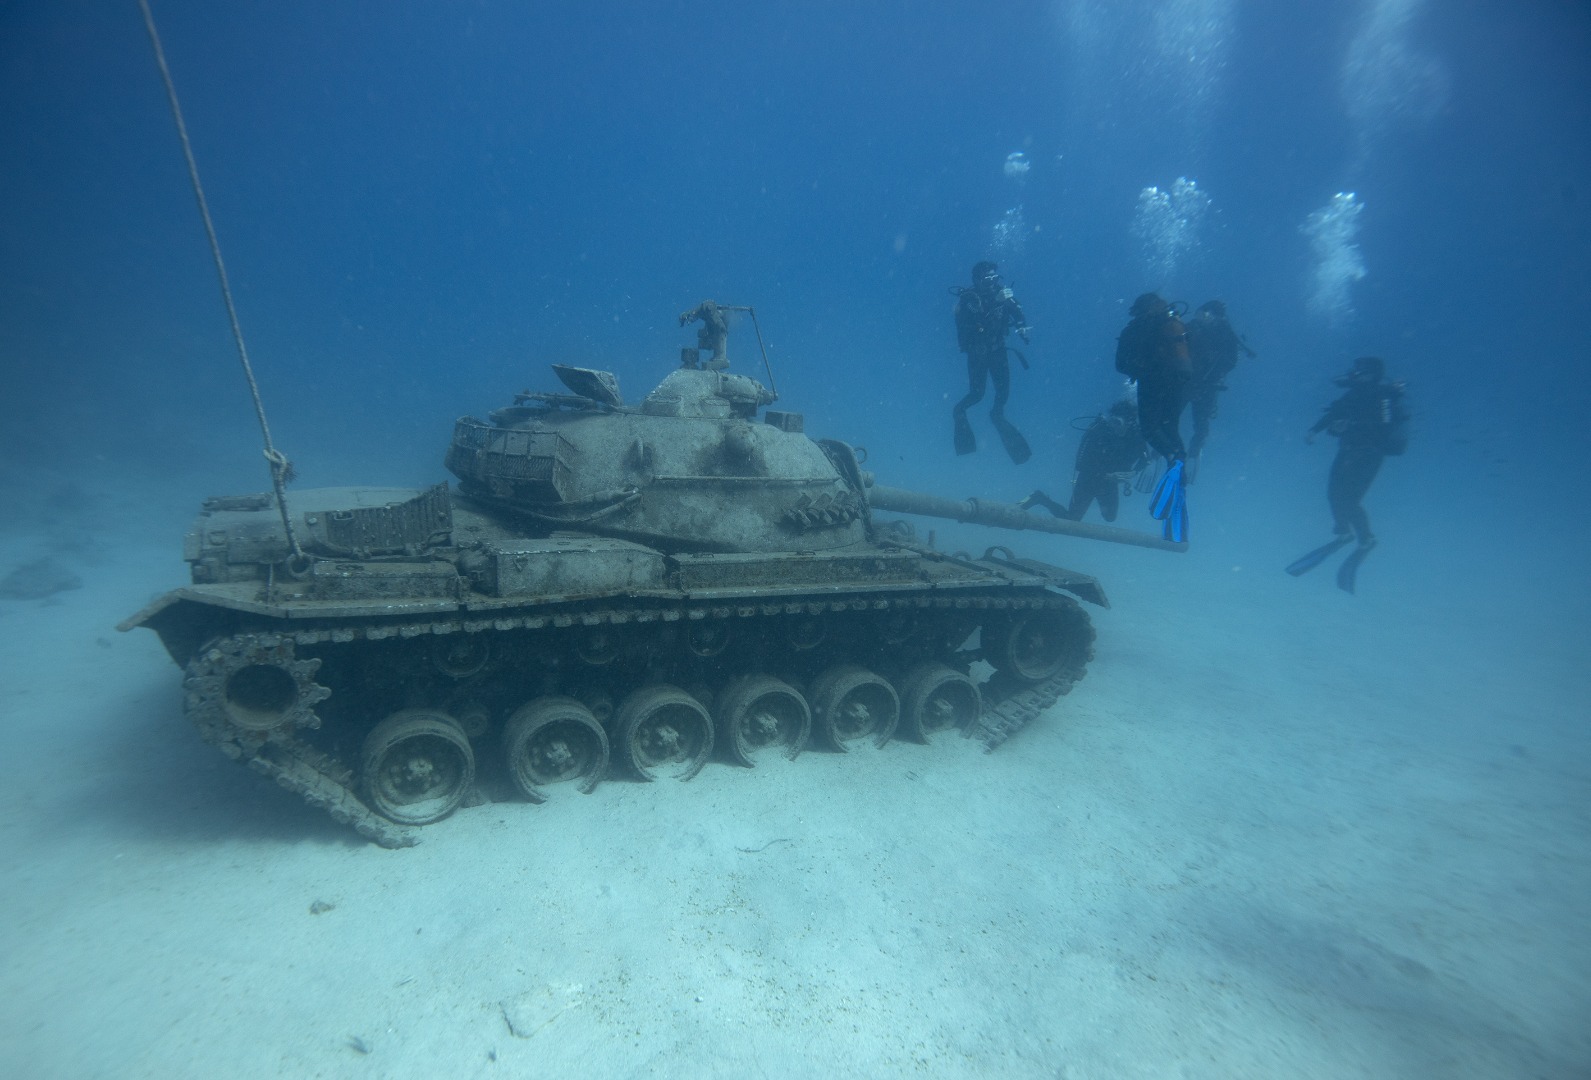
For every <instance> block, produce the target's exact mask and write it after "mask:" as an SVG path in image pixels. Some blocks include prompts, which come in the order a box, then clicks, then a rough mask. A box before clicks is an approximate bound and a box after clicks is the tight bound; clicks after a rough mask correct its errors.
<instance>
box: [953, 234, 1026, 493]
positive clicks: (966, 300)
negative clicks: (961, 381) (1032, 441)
mask: <svg viewBox="0 0 1591 1080" xmlns="http://www.w3.org/2000/svg"><path fill="white" fill-rule="evenodd" d="M998 271H999V267H998V266H996V265H995V264H994V263H992V262H980V263H977V264H975V265H974V266H973V268H972V287H971V288H970V289H964V288H960V287H954V288H952V289H951V292H953V293H955V294H956V344H957V345H958V346H959V347H960V349H961V351H962V352H964V353H966V354H967V396H966V397H964V398H962V399H961V400H960V401H958V402H956V407H955V409H954V410H953V413H952V415H953V416H954V417H955V422H956V427H955V441H956V453H958V454H970V453H972V452H973V451H974V450H976V449H977V448H978V441H977V439H976V438H975V437H974V436H973V434H972V425H971V424H970V423H968V422H967V410H968V409H969V408H971V407H972V406H973V405H976V404H977V403H978V402H980V401H982V400H983V387H984V383H985V381H992V382H993V383H994V405H993V407H991V408H990V409H989V419H990V420H991V421H992V422H993V423H994V427H995V430H996V431H998V432H999V433H1000V441H1001V442H1002V443H1003V444H1005V452H1006V453H1008V454H1010V455H1011V460H1012V461H1014V462H1016V463H1017V464H1018V465H1020V464H1022V463H1023V462H1024V461H1026V460H1027V459H1028V458H1030V457H1032V456H1033V451H1032V450H1030V449H1029V448H1028V442H1027V440H1026V439H1024V438H1023V437H1022V433H1021V432H1020V431H1018V430H1017V429H1016V428H1015V427H1014V426H1012V424H1011V422H1010V421H1009V420H1007V419H1006V418H1005V403H1006V399H1007V398H1009V397H1010V395H1011V365H1010V361H1009V360H1008V359H1007V357H1006V352H1007V350H1006V345H1005V336H1006V334H1008V333H1009V332H1010V331H1011V330H1013V329H1014V330H1015V331H1016V333H1017V336H1018V337H1020V338H1021V339H1022V344H1024V345H1026V344H1027V343H1028V334H1029V331H1030V328H1029V326H1028V321H1027V318H1026V316H1024V315H1023V314H1022V305H1020V304H1018V303H1017V301H1016V297H1015V296H1014V295H1013V294H1012V292H1011V290H1010V289H1009V288H1008V287H1006V286H1005V285H1003V284H1001V282H1000V275H999V273H998ZM1011 351H1012V352H1016V350H1014V349H1013V350H1011ZM1017 358H1018V359H1019V360H1021V361H1022V366H1023V367H1024V368H1025V367H1027V358H1026V357H1024V356H1023V355H1022V354H1021V353H1020V352H1017Z"/></svg>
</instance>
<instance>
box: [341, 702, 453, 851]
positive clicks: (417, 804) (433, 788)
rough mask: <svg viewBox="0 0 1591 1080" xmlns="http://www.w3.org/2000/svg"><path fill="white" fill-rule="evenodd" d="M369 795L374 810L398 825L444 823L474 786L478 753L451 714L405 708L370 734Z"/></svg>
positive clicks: (367, 749) (366, 757)
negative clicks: (474, 750) (471, 748)
mask: <svg viewBox="0 0 1591 1080" xmlns="http://www.w3.org/2000/svg"><path fill="white" fill-rule="evenodd" d="M363 760H364V781H365V792H366V795H367V796H368V797H369V799H370V806H371V809H373V810H375V811H376V813H378V814H380V815H381V816H382V817H384V818H387V819H388V820H389V821H396V822H397V823H398V824H399V825H429V824H431V822H433V821H441V820H442V819H443V818H445V817H447V816H448V815H449V814H451V813H452V812H453V811H454V810H456V809H458V805H459V803H461V802H463V801H464V796H465V795H466V794H468V792H469V790H470V786H471V785H472V784H474V783H475V755H474V753H473V752H471V750H470V741H469V739H468V738H467V737H466V736H465V734H464V730H463V729H462V728H460V727H459V725H458V723H457V722H456V721H455V720H454V719H453V718H452V717H451V716H448V715H447V714H446V713H443V712H438V711H436V710H434V709H403V710H401V711H399V712H395V713H393V714H392V715H391V716H389V717H387V718H386V719H385V720H383V721H381V723H379V724H377V725H376V726H375V727H374V728H372V729H371V731H370V734H369V735H367V736H365V752H364V758H363Z"/></svg>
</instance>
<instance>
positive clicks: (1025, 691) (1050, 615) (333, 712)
mask: <svg viewBox="0 0 1591 1080" xmlns="http://www.w3.org/2000/svg"><path fill="white" fill-rule="evenodd" d="M293 507H294V510H295V512H296V514H297V515H298V517H299V518H300V519H301V520H302V521H303V522H305V523H306V524H305V527H306V529H308V528H313V527H321V528H322V529H323V530H328V529H330V528H331V523H330V521H329V519H330V518H331V517H334V516H336V515H338V514H344V515H346V514H349V513H354V512H358V513H364V514H365V517H364V518H363V519H360V520H353V521H350V520H349V519H347V518H346V517H345V518H344V519H341V523H340V525H339V528H340V529H341V532H340V533H337V534H336V535H335V536H332V535H331V534H330V533H328V534H327V535H328V536H330V537H331V538H330V539H327V538H326V537H322V538H321V541H320V542H321V543H322V544H323V546H324V545H326V544H334V543H340V545H341V546H342V547H343V549H344V551H343V553H342V556H341V557H340V558H317V559H316V560H315V561H314V562H313V564H312V565H311V566H309V567H308V568H307V569H305V570H304V572H302V573H300V574H296V575H294V574H287V573H285V572H284V571H282V570H281V569H280V564H278V563H275V562H273V561H272V560H273V559H275V558H276V556H277V555H278V554H279V551H278V545H279V544H280V542H281V539H282V538H281V537H279V536H277V535H276V533H275V532H274V531H273V530H274V529H276V526H275V525H273V518H272V513H271V510H270V508H269V507H266V506H263V505H257V504H246V505H245V504H240V503H234V502H226V501H218V505H217V506H216V507H214V508H212V509H210V510H207V512H206V514H205V515H204V516H202V517H201V520H200V521H199V522H198V523H196V526H195V529H194V531H193V533H191V534H190V537H189V545H188V554H189V557H190V561H191V562H193V564H194V565H195V567H196V572H195V576H196V578H202V579H206V580H198V581H196V582H195V584H193V585H190V586H188V587H186V588H182V589H178V590H175V591H173V592H171V593H169V594H167V595H165V596H163V597H161V598H160V599H159V600H157V601H155V602H154V603H153V604H151V605H150V606H149V607H147V608H146V609H144V611H142V612H140V613H138V614H137V615H135V616H134V617H132V618H131V619H129V620H127V621H126V622H125V623H124V624H123V625H122V628H123V629H131V628H132V627H135V626H145V627H148V628H150V629H153V630H154V631H156V632H157V633H158V634H159V635H160V638H161V640H162V642H163V643H164V645H165V647H166V649H167V651H168V652H169V653H170V655H171V656H172V659H173V660H174V661H175V662H176V663H177V664H178V665H179V666H180V667H182V669H183V671H184V689H185V703H186V704H185V708H186V712H187V715H188V716H189V718H190V719H191V720H192V722H193V723H194V724H195V726H196V727H197V729H198V731H199V732H200V734H201V736H202V737H203V738H204V739H205V740H206V741H208V742H210V743H211V744H213V745H215V746H216V747H217V748H218V749H220V750H221V751H222V752H223V753H225V754H226V755H227V756H229V757H231V758H233V759H235V760H237V761H239V762H241V763H244V764H247V765H248V766H249V767H251V768H253V769H254V770H256V771H258V772H261V773H263V774H265V775H268V776H270V777H272V778H273V779H274V780H276V782H277V783H279V784H280V785H281V786H283V787H284V788H287V789H288V790H291V791H295V792H297V793H298V794H300V795H301V796H303V797H304V798H305V799H306V800H307V801H309V802H310V803H312V804H314V805H317V806H321V807H323V808H324V809H326V810H327V811H328V812H330V813H331V814H332V816H333V817H335V818H337V819H338V820H339V821H343V822H346V823H348V824H351V825H353V826H354V827H355V828H357V829H358V830H359V831H360V832H361V833H363V834H364V835H366V836H367V837H369V838H370V839H372V840H375V841H376V842H378V843H381V844H383V845H388V846H402V845H406V844H408V843H412V842H414V839H415V836H416V834H415V832H414V827H415V826H418V825H421V824H427V823H429V822H430V821H433V820H439V819H440V818H442V817H445V816H446V815H447V814H448V813H450V812H451V811H452V810H453V809H454V808H456V807H457V806H459V805H463V804H466V803H468V802H470V801H474V800H482V799H489V800H496V799H516V798H519V799H526V800H530V801H539V800H540V799H541V798H545V797H548V796H549V795H553V794H559V793H562V792H565V791H590V790H591V789H592V788H593V787H595V786H596V784H597V782H598V781H600V780H601V779H602V778H603V776H604V775H606V774H608V773H609V772H611V773H613V774H615V775H623V776H628V777H630V778H632V779H640V780H650V779H668V778H680V779H688V778H690V777H691V776H694V775H695V774H696V772H697V771H698V770H700V769H701V768H702V767H703V765H704V764H705V763H707V762H708V761H719V762H729V763H733V764H739V765H742V766H744V765H759V764H762V765H766V764H770V763H772V762H775V761H782V760H783V759H785V758H790V757H794V756H796V755H797V754H798V753H800V752H801V750H802V749H803V748H805V747H806V746H808V745H811V746H815V747H821V748H823V749H827V750H830V751H841V750H847V749H859V748H862V747H871V746H873V745H875V744H877V745H882V744H883V743H885V742H887V741H888V740H889V739H890V738H891V737H895V736H899V737H911V738H916V739H931V738H932V737H934V736H935V735H936V734H938V733H942V732H948V731H957V732H959V733H960V734H963V735H967V736H970V737H975V738H978V739H980V740H981V741H982V742H983V743H984V744H985V745H986V746H987V747H989V748H993V747H994V746H996V745H999V743H1001V742H1002V741H1004V740H1005V739H1006V738H1007V737H1008V736H1009V735H1010V734H1011V733H1012V732H1014V731H1015V730H1017V729H1018V728H1020V727H1021V726H1022V725H1023V724H1025V723H1026V722H1027V721H1028V720H1029V719H1031V718H1032V717H1033V716H1036V715H1038V714H1039V713H1041V712H1042V711H1043V710H1044V709H1046V708H1048V707H1049V706H1050V705H1052V704H1053V703H1054V702H1055V701H1056V700H1057V699H1058V698H1059V697H1060V696H1061V695H1062V694H1064V693H1066V692H1067V691H1068V690H1069V689H1070V688H1071V686H1072V685H1073V684H1074V683H1075V682H1076V680H1077V679H1079V678H1081V677H1082V675H1083V673H1084V671H1085V669H1086V665H1087V663H1088V661H1089V659H1090V658H1091V656H1092V643H1093V636H1094V633H1093V629H1092V626H1091V625H1090V623H1089V620H1088V617H1087V615H1086V613H1085V612H1084V611H1083V610H1082V608H1081V605H1079V603H1078V602H1077V599H1076V597H1082V598H1084V599H1087V600H1089V601H1091V602H1096V603H1103V602H1104V595H1103V592H1102V591H1101V590H1100V588H1099V585H1098V582H1096V581H1094V580H1093V579H1092V578H1090V577H1087V576H1086V575H1081V574H1075V573H1072V572H1069V571H1064V570H1061V569H1059V568H1056V567H1051V566H1047V565H1045V564H1042V563H1036V562H1032V561H1027V560H1016V559H1013V558H1003V557H1000V556H999V555H998V554H996V553H995V552H994V551H991V553H990V554H988V555H987V556H985V557H984V558H982V559H970V558H966V557H957V556H950V555H945V554H942V553H938V552H934V551H930V550H927V549H923V548H920V547H917V546H915V545H913V544H911V543H909V542H904V541H902V542H899V543H891V542H886V541H882V540H877V539H869V540H864V541H862V542H860V543H855V544H851V545H848V546H843V547H834V548H829V549H826V550H818V551H778V552H757V551H753V552H701V551H696V552H689V551H683V552H682V551H674V552H668V551H664V550H660V549H657V548H653V547H649V546H646V545H643V544H640V543H636V542H634V541H632V540H627V539H620V538H615V537H611V536H600V535H595V534H577V533H565V532H558V533H554V534H553V535H550V536H539V535H534V532H535V530H533V529H526V528H523V527H520V526H518V525H516V524H515V523H514V522H513V521H511V520H505V519H504V517H503V515H502V513H501V512H500V509H499V508H497V507H495V506H492V505H490V504H487V503H479V502H475V501H473V500H470V499H466V498H461V497H459V496H457V495H450V494H449V493H447V492H446V491H445V489H442V490H440V491H439V490H438V489H427V490H424V491H413V492H406V491H402V490H396V491H394V490H389V489H381V490H380V491H376V492H374V493H372V490H371V489H342V490H339V491H332V492H306V493H303V494H301V495H296V496H294V500H293ZM444 519H445V528H443V527H442V524H443V523H444ZM350 536H351V537H354V539H352V540H350V539H349V537H350ZM339 538H340V539H339Z"/></svg>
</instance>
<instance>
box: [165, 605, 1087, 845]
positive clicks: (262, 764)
mask: <svg viewBox="0 0 1591 1080" xmlns="http://www.w3.org/2000/svg"><path fill="white" fill-rule="evenodd" d="M1012 593H1013V590H1010V589H993V590H987V591H983V592H977V593H975V594H974V595H960V596H945V595H935V596H932V597H925V596H922V595H920V594H914V595H908V596H899V595H897V596H876V595H875V596H868V597H855V596H852V597H846V598H843V599H821V600H819V599H811V598H808V599H802V600H786V601H781V602H778V603H769V602H761V603H749V602H744V601H741V602H733V603H730V602H725V603H713V604H702V603H687V604H660V605H659V604H646V605H643V604H635V605H631V606H606V607H602V608H598V609H579V608H572V609H566V610H562V611H556V610H555V611H550V612H549V611H546V610H545V609H543V610H542V611H540V612H537V613H534V614H525V613H518V612H512V613H510V612H498V613H492V614H490V615H480V616H462V617H460V616H447V617H435V618H422V619H417V620H416V619H410V620H405V621H401V622H398V621H389V622H384V623H379V624H376V623H366V624H361V625H356V626H355V625H347V624H334V623H327V624H322V625H315V624H307V625H304V626H301V627H298V628H294V629H284V628H281V627H280V624H279V623H278V624H271V625H270V627H269V628H264V627H260V628H247V627H238V628H235V629H236V632H234V633H231V634H228V635H226V636H223V637H220V638H217V639H214V640H212V641H211V642H209V643H208V644H207V645H206V646H204V647H203V648H202V649H200V650H199V651H198V653H197V654H195V655H194V656H193V657H192V658H191V660H190V661H189V663H188V664H187V667H186V671H185V676H184V683H183V685H184V690H185V696H186V712H187V715H188V716H189V718H190V719H191V720H192V721H193V723H194V725H195V726H196V727H197V728H198V729H199V733H200V735H201V737H202V738H204V740H205V741H206V742H209V743H210V744H211V745H213V746H215V747H217V748H218V749H219V750H220V751H221V752H222V753H224V754H226V755H227V756H228V757H230V758H232V759H233V760H236V761H239V762H241V763H244V764H247V765H248V767H249V768H251V769H252V770H254V771H255V772H258V773H260V774H262V775H264V776H268V777H270V778H271V779H273V780H274V781H275V782H276V783H277V784H278V785H279V786H281V787H282V788H284V789H286V790H288V791H292V792H296V793H297V794H298V795H300V796H301V797H302V798H303V799H304V800H305V802H307V803H309V804H310V805H311V806H316V807H319V808H321V809H323V810H325V811H327V813H329V814H330V815H331V817H332V818H333V819H335V820H336V821H338V822H339V823H342V824H347V825H350V826H352V827H353V828H354V829H355V830H357V831H358V832H359V833H360V835H362V836H364V837H366V838H367V839H369V840H372V841H374V842H375V843H377V844H379V845H381V846H382V847H386V848H400V847H408V846H411V845H413V844H415V843H417V842H418V837H417V836H416V835H415V832H414V831H413V829H410V828H405V827H402V826H399V825H396V824H394V823H393V822H391V821H388V820H387V819H386V818H384V817H382V816H380V815H379V814H377V813H376V812H375V811H373V810H372V809H371V808H370V807H369V806H368V805H367V804H366V802H365V801H364V800H363V799H362V798H361V796H360V793H359V788H360V780H359V777H357V776H356V775H355V774H354V772H353V770H352V769H350V768H349V767H348V766H346V765H344V764H343V763H342V762H341V761H339V760H338V758H337V757H335V756H333V755H331V754H328V753H326V752H324V751H322V750H321V749H319V748H317V747H316V746H314V745H312V744H311V743H310V742H308V741H306V739H305V738H304V737H303V736H302V735H301V733H303V732H308V731H314V730H316V729H319V728H320V727H321V725H322V718H321V716H320V715H319V713H318V712H317V710H316V706H317V705H319V704H320V703H322V702H324V701H325V700H326V699H328V698H330V697H332V696H333V691H332V689H331V688H329V687H327V686H324V685H321V684H320V683H319V682H318V681H317V678H318V677H319V675H320V672H321V668H322V665H323V658H322V657H318V656H303V655H301V652H302V651H309V652H314V651H317V650H324V649H326V648H332V649H336V648H337V647H339V646H351V647H353V648H354V649H356V650H357V649H359V645H358V643H361V642H370V643H382V642H391V643H397V644H401V643H403V642H421V643H425V642H427V640H428V639H444V640H445V639H449V638H451V637H453V636H455V635H484V638H482V639H480V640H483V641H487V642H490V641H497V640H501V639H502V637H503V636H504V635H510V634H513V633H514V632H520V631H543V630H551V631H559V630H562V631H564V632H565V633H569V632H578V631H579V630H581V629H585V630H587V631H598V632H600V631H602V629H603V628H631V627H636V628H646V627H648V626H649V625H650V624H661V625H668V624H678V625H680V626H683V627H685V628H687V631H690V630H691V628H702V629H706V630H708V632H709V633H711V632H712V628H713V627H714V626H715V624H722V625H723V626H726V627H727V626H729V625H732V624H733V622H736V621H740V620H758V619H777V618H785V619H791V620H794V619H797V618H821V617H825V616H828V617H839V618H840V619H845V618H847V617H849V618H854V617H856V616H857V615H859V614H860V613H864V612H872V613H880V614H882V615H883V616H884V617H887V616H888V615H889V614H890V613H896V614H901V613H905V614H910V613H914V612H916V613H934V614H939V615H948V616H950V617H952V618H955V617H957V616H958V615H959V616H961V617H963V618H965V619H966V620H967V621H968V622H969V623H977V624H980V625H981V623H982V620H984V619H986V618H987V616H986V615H984V614H983V613H985V612H1013V613H1019V612H1022V611H1036V612H1045V611H1049V612H1066V613H1068V614H1069V616H1070V627H1069V630H1070V632H1072V633H1073V635H1074V637H1075V639H1076V640H1074V641H1073V642H1072V645H1073V646H1074V649H1073V651H1074V652H1075V662H1069V663H1068V664H1066V665H1065V666H1064V668H1063V669H1062V670H1060V671H1057V672H1056V673H1054V674H1052V675H1049V676H1048V677H1046V678H1042V679H1038V680H1027V681H1024V680H1022V679H1019V678H1014V677H1012V676H1010V675H1009V674H1008V673H1007V672H1005V671H1001V670H996V672H995V674H994V675H993V677H992V678H990V679H988V680H987V681H985V682H984V683H983V684H982V685H981V687H980V690H981V693H982V712H981V714H980V716H979V718H978V719H977V720H976V721H974V722H973V723H971V724H969V725H968V726H967V727H966V729H964V731H963V734H964V735H965V736H966V737H970V738H976V739H978V740H979V741H980V742H981V743H982V744H983V746H984V747H985V749H986V751H992V750H993V749H995V748H996V747H998V746H999V745H1001V744H1002V743H1004V742H1005V741H1006V740H1007V739H1009V738H1010V737H1011V736H1012V735H1014V734H1015V733H1016V732H1017V731H1019V730H1020V729H1021V728H1023V727H1024V726H1026V724H1028V723H1029V722H1030V721H1031V720H1033V719H1034V718H1035V717H1037V716H1038V715H1039V714H1040V713H1042V712H1044V711H1045V710H1046V709H1048V708H1049V707H1050V706H1052V705H1053V704H1054V703H1055V702H1056V701H1058V700H1059V699H1060V698H1061V697H1062V696H1063V695H1064V694H1066V693H1067V692H1068V691H1069V690H1070V689H1071V687H1072V685H1073V684H1074V683H1075V682H1076V681H1077V680H1078V679H1079V678H1081V677H1082V675H1083V674H1084V671H1085V670H1086V666H1087V663H1088V661H1089V660H1091V659H1092V658H1093V639H1094V631H1093V627H1092V625H1091V623H1090V622H1089V620H1088V618H1087V615H1086V613H1084V612H1083V611H1082V609H1081V607H1080V606H1079V605H1078V603H1077V602H1076V601H1075V600H1073V599H1072V598H1071V597H1069V596H1063V595H1060V594H1057V593H1052V592H1048V591H1043V592H1039V591H1035V590H1023V591H1020V592H1017V593H1016V595H1012ZM962 613H964V614H962ZM789 625H793V621H792V623H791V624H789ZM837 625H847V624H837ZM947 625H948V623H947ZM956 625H959V623H957V624H956ZM969 632H970V631H969ZM560 640H561V639H560ZM467 651H468V650H466V652H467ZM984 651H985V650H984V649H982V648H980V649H977V650H962V651H961V652H957V653H954V654H953V655H954V658H957V659H960V660H963V661H966V662H970V661H976V660H978V659H983V658H984V656H983V653H984ZM940 653H941V654H943V653H944V650H940ZM925 655H926V654H925ZM356 666H357V665H356ZM963 666H965V664H963ZM243 682H246V683H247V685H243V686H240V683H243ZM354 693H355V696H358V691H357V690H355V691H354ZM345 756H347V755H345Z"/></svg>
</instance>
